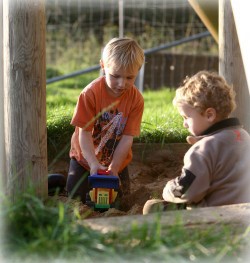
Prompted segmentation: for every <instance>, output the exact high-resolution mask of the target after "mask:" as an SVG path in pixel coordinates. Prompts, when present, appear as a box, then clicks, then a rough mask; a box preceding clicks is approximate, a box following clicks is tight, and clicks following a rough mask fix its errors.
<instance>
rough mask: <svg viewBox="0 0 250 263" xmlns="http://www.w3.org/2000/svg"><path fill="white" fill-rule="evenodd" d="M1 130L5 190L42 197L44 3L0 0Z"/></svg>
mask: <svg viewBox="0 0 250 263" xmlns="http://www.w3.org/2000/svg"><path fill="white" fill-rule="evenodd" d="M3 28H4V32H3V35H4V38H3V43H4V47H3V48H4V127H5V150H6V166H7V192H8V193H9V194H10V196H11V197H12V198H13V199H15V195H16V193H17V192H18V191H26V190H27V188H28V187H29V185H30V184H31V185H32V186H33V187H34V188H35V191H36V193H37V195H38V196H45V195H47V191H48V187H47V133H46V61H45V4H44V0H36V1H30V0H22V1H20V0H4V2H3Z"/></svg>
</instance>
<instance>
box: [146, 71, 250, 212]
mask: <svg viewBox="0 0 250 263" xmlns="http://www.w3.org/2000/svg"><path fill="white" fill-rule="evenodd" d="M173 104H174V105H175V106H176V107H177V109H178V111H179V113H180V115H181V116H182V117H183V125H184V127H185V128H187V129H188V131H189V132H190V133H191V136H188V138H187V141H188V142H189V143H190V144H193V145H192V147H191V148H190V149H189V150H188V151H187V153H186V154H185V156H184V165H183V168H182V172H181V175H180V176H178V177H177V178H175V179H173V180H171V181H169V182H168V183H167V184H166V185H165V187H164V189H163V193H162V196H163V199H164V200H149V201H147V203H146V204H145V206H144V209H143V213H144V214H147V213H149V212H153V211H157V210H167V206H168V205H169V203H176V204H185V205H188V206H195V207H197V206H200V207H205V206H220V205H228V204H237V203H244V202H250V194H249V189H250V162H249V156H250V155H249V153H250V137H249V134H248V133H247V132H246V131H245V130H244V129H243V128H242V126H241V125H240V123H239V120H238V119H237V118H229V115H230V114H231V112H232V111H233V110H234V109H235V94H234V91H233V89H232V87H230V86H229V85H228V84H227V83H226V81H225V80H224V79H223V78H222V77H221V76H219V75H217V74H216V73H210V72H207V71H201V72H198V73H197V74H196V75H194V76H192V77H191V78H186V80H185V81H184V84H183V86H182V87H180V88H178V89H177V90H176V96H175V98H174V100H173Z"/></svg>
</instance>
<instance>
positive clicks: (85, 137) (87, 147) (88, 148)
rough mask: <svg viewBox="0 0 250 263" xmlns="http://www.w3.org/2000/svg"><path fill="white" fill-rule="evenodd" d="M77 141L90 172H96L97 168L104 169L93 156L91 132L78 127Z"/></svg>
mask: <svg viewBox="0 0 250 263" xmlns="http://www.w3.org/2000/svg"><path fill="white" fill-rule="evenodd" d="M79 143H80V147H81V150H82V154H83V156H84V158H85V159H86V160H87V162H88V164H89V167H90V174H95V173H97V170H99V169H100V170H106V169H107V167H105V166H103V165H101V164H100V163H99V161H98V160H97V158H96V156H95V148H94V144H93V139H92V134H91V132H90V131H85V130H83V129H81V128H80V129H79Z"/></svg>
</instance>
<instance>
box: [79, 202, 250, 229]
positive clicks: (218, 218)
mask: <svg viewBox="0 0 250 263" xmlns="http://www.w3.org/2000/svg"><path fill="white" fill-rule="evenodd" d="M158 220H160V221H159V222H160V224H161V225H162V226H163V227H166V226H171V225H176V224H182V225H183V226H185V227H195V228H197V227H204V228H205V227H206V226H209V225H211V224H214V225H220V224H221V225H226V224H230V225H235V224H236V225H240V226H248V225H249V224H250V203H247V204H238V205H227V206H217V207H207V208H195V209H192V210H177V211H166V212H162V214H161V216H160V219H159V215H158V214H157V213H152V214H147V215H144V216H142V215H132V216H120V217H119V218H118V217H107V218H95V219H86V220H84V221H81V224H84V225H86V226H88V227H91V228H92V229H94V230H97V231H100V232H102V233H108V232H114V231H118V232H120V231H129V230H130V229H131V227H132V226H134V225H136V226H138V227H140V226H143V225H145V224H146V225H148V226H150V225H151V224H155V222H158Z"/></svg>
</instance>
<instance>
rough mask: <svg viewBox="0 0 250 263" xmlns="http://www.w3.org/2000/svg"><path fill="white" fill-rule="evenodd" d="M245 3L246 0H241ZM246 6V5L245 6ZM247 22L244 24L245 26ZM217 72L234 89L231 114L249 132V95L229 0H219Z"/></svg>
mask: <svg viewBox="0 0 250 263" xmlns="http://www.w3.org/2000/svg"><path fill="white" fill-rule="evenodd" d="M241 4H242V5H245V6H246V5H247V1H242V3H241ZM246 8H247V6H246ZM247 26H248V24H247V23H246V24H245V27H247ZM219 73H220V74H221V75H222V76H224V77H225V79H226V80H227V82H228V83H229V84H231V85H233V87H234V90H235V91H236V103H237V108H236V110H235V111H234V112H233V116H236V117H238V118H239V119H240V121H241V123H242V124H243V125H244V127H245V129H246V130H247V131H248V132H250V96H249V94H250V93H249V90H248V85H247V80H246V73H245V69H244V64H243V60H242V53H241V50H240V46H239V40H238V35H237V31H236V26H235V21H234V16H233V12H232V6H231V1H228V0H221V1H219Z"/></svg>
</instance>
